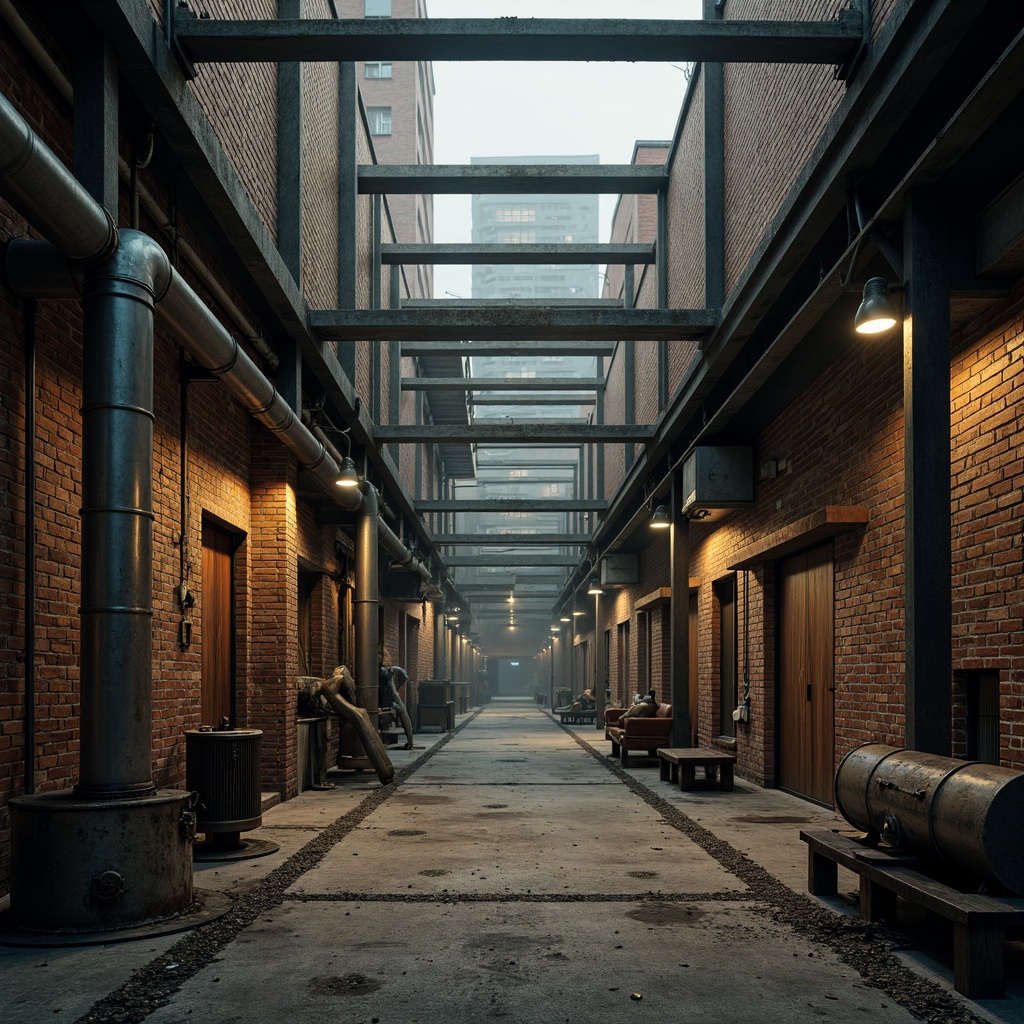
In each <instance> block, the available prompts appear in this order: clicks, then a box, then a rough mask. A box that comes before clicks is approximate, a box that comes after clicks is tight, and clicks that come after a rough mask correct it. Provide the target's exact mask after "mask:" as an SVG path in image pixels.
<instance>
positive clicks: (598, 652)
mask: <svg viewBox="0 0 1024 1024" xmlns="http://www.w3.org/2000/svg"><path fill="white" fill-rule="evenodd" d="M603 639H604V638H603V637H602V636H601V595H600V594H595V595H594V699H595V700H596V701H597V715H596V716H595V718H594V727H595V728H597V729H603V728H604V706H605V692H604V643H603Z"/></svg>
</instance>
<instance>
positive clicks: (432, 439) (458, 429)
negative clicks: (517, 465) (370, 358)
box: [373, 419, 654, 444]
mask: <svg viewBox="0 0 1024 1024" xmlns="http://www.w3.org/2000/svg"><path fill="white" fill-rule="evenodd" d="M373 436H374V440H375V441H377V442H380V441H397V442H398V443H399V444H504V443H510V442H513V441H521V442H526V443H529V444H560V443H561V442H563V441H564V442H566V443H567V444H569V443H572V442H573V441H577V442H579V441H582V442H584V443H587V442H600V441H616V442H624V441H649V440H650V439H651V437H653V436H654V427H653V426H652V425H650V424H640V425H637V426H627V425H625V424H623V423H603V424H601V423H597V424H595V423H579V422H577V421H575V420H558V421H556V422H553V423H515V422H509V421H508V420H504V419H496V420H493V421H491V420H481V421H479V422H476V423H468V424H467V423H436V424H425V425H424V426H413V425H405V424H403V425H394V426H393V425H391V424H385V425H382V426H379V427H377V428H376V429H375V430H374V432H373Z"/></svg>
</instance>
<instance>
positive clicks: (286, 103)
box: [277, 0, 302, 287]
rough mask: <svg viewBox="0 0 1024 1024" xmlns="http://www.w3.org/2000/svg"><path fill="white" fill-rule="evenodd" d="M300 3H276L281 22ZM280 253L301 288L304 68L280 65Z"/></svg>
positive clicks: (282, 0)
mask: <svg viewBox="0 0 1024 1024" xmlns="http://www.w3.org/2000/svg"><path fill="white" fill-rule="evenodd" d="M301 6H302V5H301V3H300V0H277V16H278V18H279V19H281V20H286V19H294V18H299V17H301ZM277 250H278V252H280V254H281V258H282V259H283V260H284V264H285V266H286V267H287V268H288V271H289V273H290V274H291V275H292V278H293V279H294V281H295V283H296V284H298V285H299V287H301V286H302V65H301V64H300V63H299V62H298V61H289V62H287V63H283V64H278V65H277Z"/></svg>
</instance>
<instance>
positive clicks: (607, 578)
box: [601, 553, 640, 587]
mask: <svg viewBox="0 0 1024 1024" xmlns="http://www.w3.org/2000/svg"><path fill="white" fill-rule="evenodd" d="M639 582H640V556H639V555H634V554H621V553H620V554H615V555H605V556H604V558H602V559H601V586H602V587H625V586H628V585H629V584H630V583H639Z"/></svg>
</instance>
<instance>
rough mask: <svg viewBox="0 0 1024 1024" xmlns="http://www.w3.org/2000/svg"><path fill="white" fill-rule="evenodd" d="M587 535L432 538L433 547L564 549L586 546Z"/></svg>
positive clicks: (455, 534)
mask: <svg viewBox="0 0 1024 1024" xmlns="http://www.w3.org/2000/svg"><path fill="white" fill-rule="evenodd" d="M590 541H591V537H590V534H589V533H480V534H477V533H439V534H436V535H435V536H434V547H453V546H456V545H458V546H461V545H467V544H471V545H477V544H479V545H481V546H483V545H492V544H507V545H508V546H509V547H522V546H524V545H527V544H554V545H561V546H564V547H578V546H581V545H587V544H589V543H590Z"/></svg>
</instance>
